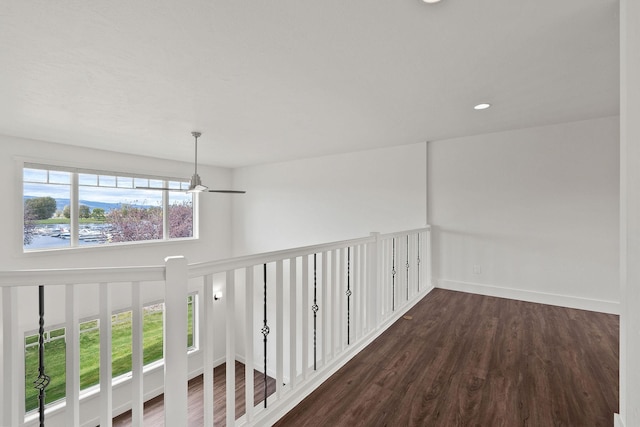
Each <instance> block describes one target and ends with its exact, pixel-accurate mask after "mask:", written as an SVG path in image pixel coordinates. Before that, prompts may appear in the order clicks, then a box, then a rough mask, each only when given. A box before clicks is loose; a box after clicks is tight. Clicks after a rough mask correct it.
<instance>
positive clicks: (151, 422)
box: [113, 361, 276, 427]
mask: <svg viewBox="0 0 640 427" xmlns="http://www.w3.org/2000/svg"><path fill="white" fill-rule="evenodd" d="M253 378H254V402H255V404H256V405H257V404H258V403H260V402H263V401H264V376H263V374H262V373H260V372H258V371H254V377H253ZM203 384H204V381H203V376H202V375H200V376H198V377H196V378H194V379H192V380H191V381H189V392H188V393H189V395H188V405H189V409H188V410H189V419H188V421H187V423H186V424H185V426H189V427H198V426H202V425H203V424H204V409H203V394H204V390H203ZM275 387H276V382H275V380H274V379H273V378H271V377H267V394H268V395H271V394H272V393H273V392H274V391H275ZM244 388H245V375H244V365H243V364H242V363H240V362H238V361H236V419H237V418H240V417H241V416H242V415H244V413H245V398H244V395H245V392H244ZM225 393H226V365H225V364H222V365H220V366H218V367H216V368H215V369H214V370H213V408H214V409H213V414H214V415H213V423H214V425H216V426H224V425H226V408H227V402H226V394H225ZM144 425H146V426H154V427H156V426H164V395H160V396H158V397H156V398H154V399H151V400H149V401H147V402H145V404H144ZM129 426H131V411H128V412H125V413H124V414H122V415H120V416H118V417H116V418H114V419H113V427H129ZM181 427H182V426H181Z"/></svg>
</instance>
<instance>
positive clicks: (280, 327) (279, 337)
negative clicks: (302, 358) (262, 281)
mask: <svg viewBox="0 0 640 427" xmlns="http://www.w3.org/2000/svg"><path fill="white" fill-rule="evenodd" d="M282 269H283V265H282V260H278V261H276V308H275V311H276V397H277V398H278V399H280V397H281V395H282V385H283V384H284V316H283V313H284V303H283V298H284V295H283V293H284V292H283V283H282V281H283V271H282Z"/></svg>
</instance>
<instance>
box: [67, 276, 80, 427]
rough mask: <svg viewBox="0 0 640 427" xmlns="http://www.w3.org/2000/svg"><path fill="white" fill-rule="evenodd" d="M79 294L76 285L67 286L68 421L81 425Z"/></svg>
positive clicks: (68, 423)
mask: <svg viewBox="0 0 640 427" xmlns="http://www.w3.org/2000/svg"><path fill="white" fill-rule="evenodd" d="M78 313H79V309H78V295H77V293H76V286H75V285H66V286H65V369H66V376H65V377H66V386H65V387H66V394H65V396H66V398H65V411H66V423H67V426H69V427H72V426H73V427H76V426H79V425H80V339H79V330H78V329H79V314H78Z"/></svg>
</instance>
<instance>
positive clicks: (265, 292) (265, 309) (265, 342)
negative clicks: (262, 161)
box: [261, 264, 269, 408]
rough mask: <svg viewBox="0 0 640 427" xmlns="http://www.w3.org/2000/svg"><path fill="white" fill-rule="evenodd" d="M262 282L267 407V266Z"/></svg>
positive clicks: (264, 267) (264, 376)
mask: <svg viewBox="0 0 640 427" xmlns="http://www.w3.org/2000/svg"><path fill="white" fill-rule="evenodd" d="M263 280H264V289H263V293H264V308H263V313H264V318H263V323H262V330H261V331H262V337H263V343H264V349H263V352H264V353H263V358H264V373H263V381H264V407H265V408H266V407H267V395H268V394H267V350H268V348H267V337H268V336H269V325H268V324H267V264H264V266H263Z"/></svg>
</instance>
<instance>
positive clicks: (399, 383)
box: [276, 289, 619, 427]
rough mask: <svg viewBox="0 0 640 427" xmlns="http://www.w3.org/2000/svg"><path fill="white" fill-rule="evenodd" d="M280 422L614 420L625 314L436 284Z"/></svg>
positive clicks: (604, 422)
mask: <svg viewBox="0 0 640 427" xmlns="http://www.w3.org/2000/svg"><path fill="white" fill-rule="evenodd" d="M408 315H409V317H410V318H411V319H410V320H409V319H400V320H398V322H396V323H395V324H394V325H392V327H391V328H389V329H388V330H387V331H386V332H385V333H384V334H383V335H382V336H380V337H379V338H378V339H377V340H375V341H374V342H373V343H372V344H371V345H370V346H369V347H367V348H366V349H365V350H364V351H363V352H362V353H360V354H359V355H357V356H356V357H354V358H353V359H352V360H351V361H350V362H349V363H348V364H347V365H346V366H344V367H343V368H342V369H341V370H339V371H338V372H337V373H336V374H335V375H334V376H332V377H331V378H329V379H328V380H327V381H326V382H325V383H324V384H323V385H322V386H321V387H320V388H318V389H317V390H316V391H315V392H314V393H312V394H311V395H310V396H309V397H307V398H306V399H305V400H304V401H303V402H301V404H300V405H298V406H297V407H296V408H294V409H293V410H292V411H290V412H289V413H288V414H286V415H285V416H284V417H283V418H282V419H281V420H280V421H279V422H278V423H277V424H276V425H277V426H327V425H331V426H352V425H367V426H369V425H372V426H377V425H380V426H492V427H493V426H505V427H509V426H612V425H613V414H614V413H615V412H617V411H618V344H619V341H618V333H619V319H618V316H614V315H608V314H602V313H594V312H588V311H581V310H573V309H567V308H562V307H553V306H547V305H541V304H532V303H525V302H521V301H513V300H506V299H500V298H493V297H485V296H479V295H471V294H465V293H460V292H453V291H446V290H441V289H436V290H434V291H432V292H431V293H430V294H429V295H428V296H427V297H426V298H425V299H423V300H422V301H421V302H420V303H419V304H417V305H416V306H415V307H414V308H413V309H412V310H410V312H409V313H408Z"/></svg>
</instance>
